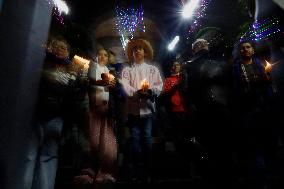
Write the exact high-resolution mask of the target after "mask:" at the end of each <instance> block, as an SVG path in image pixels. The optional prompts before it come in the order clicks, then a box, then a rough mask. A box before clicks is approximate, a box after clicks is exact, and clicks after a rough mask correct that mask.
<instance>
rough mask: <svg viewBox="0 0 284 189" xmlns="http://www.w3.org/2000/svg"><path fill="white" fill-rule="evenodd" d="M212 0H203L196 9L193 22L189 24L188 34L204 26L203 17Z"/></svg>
mask: <svg viewBox="0 0 284 189" xmlns="http://www.w3.org/2000/svg"><path fill="white" fill-rule="evenodd" d="M210 1H211V0H201V1H200V6H199V7H198V8H197V9H196V10H195V13H194V14H193V15H192V24H191V25H190V26H189V29H188V35H191V34H192V33H194V32H195V31H196V30H197V29H198V28H199V27H201V26H202V24H201V21H200V20H201V19H202V18H204V17H205V16H206V13H205V11H206V9H207V7H208V5H209V3H210Z"/></svg>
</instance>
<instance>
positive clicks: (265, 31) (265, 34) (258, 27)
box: [240, 17, 281, 42]
mask: <svg viewBox="0 0 284 189" xmlns="http://www.w3.org/2000/svg"><path fill="white" fill-rule="evenodd" d="M280 32H281V30H280V23H279V20H278V19H277V18H275V17H272V18H266V19H263V20H256V21H255V22H254V23H253V24H252V25H251V26H250V27H249V30H248V31H247V32H246V33H245V34H244V35H243V36H242V37H241V38H240V41H243V40H253V41H256V42H258V41H261V40H267V39H269V38H270V37H272V36H275V35H276V34H278V33H280Z"/></svg>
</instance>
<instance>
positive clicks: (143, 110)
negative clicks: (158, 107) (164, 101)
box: [121, 63, 163, 115]
mask: <svg viewBox="0 0 284 189" xmlns="http://www.w3.org/2000/svg"><path fill="white" fill-rule="evenodd" d="M121 78H122V79H121V82H122V85H123V88H124V90H125V92H126V94H127V95H128V97H129V98H128V113H129V114H134V115H147V114H151V113H152V111H153V108H154V103H152V102H151V101H150V100H149V99H139V98H138V96H137V95H136V94H135V92H137V91H138V90H139V89H141V82H142V80H144V79H146V80H147V81H148V82H149V85H150V87H149V88H150V89H151V90H152V91H153V93H154V94H156V95H157V96H158V95H159V94H160V93H161V91H162V88H163V81H162V78H161V75H160V71H159V70H158V68H157V67H155V66H153V65H149V64H146V63H142V64H133V65H132V66H130V67H125V68H124V69H123V70H122V77H121Z"/></svg>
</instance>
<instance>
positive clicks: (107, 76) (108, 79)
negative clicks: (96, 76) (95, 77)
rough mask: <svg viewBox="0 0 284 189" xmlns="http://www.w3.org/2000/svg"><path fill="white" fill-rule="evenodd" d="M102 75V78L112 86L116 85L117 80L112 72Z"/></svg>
mask: <svg viewBox="0 0 284 189" xmlns="http://www.w3.org/2000/svg"><path fill="white" fill-rule="evenodd" d="M101 77H102V80H104V81H105V82H106V83H107V85H109V86H111V87H114V86H115V83H116V81H115V77H114V75H112V74H110V73H102V75H101Z"/></svg>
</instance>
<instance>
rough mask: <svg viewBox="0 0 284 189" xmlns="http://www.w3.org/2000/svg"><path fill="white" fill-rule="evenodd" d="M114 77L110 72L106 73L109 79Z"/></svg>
mask: <svg viewBox="0 0 284 189" xmlns="http://www.w3.org/2000/svg"><path fill="white" fill-rule="evenodd" d="M114 78H115V77H114V75H112V74H110V73H109V74H108V79H109V80H111V81H112V80H114Z"/></svg>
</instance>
